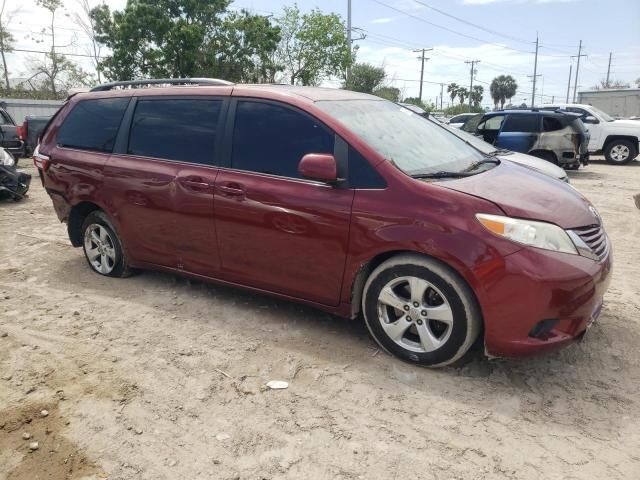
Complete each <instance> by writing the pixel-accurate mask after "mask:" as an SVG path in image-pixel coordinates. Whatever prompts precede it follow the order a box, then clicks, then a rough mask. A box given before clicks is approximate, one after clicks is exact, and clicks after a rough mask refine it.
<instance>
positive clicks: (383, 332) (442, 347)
mask: <svg viewBox="0 0 640 480" xmlns="http://www.w3.org/2000/svg"><path fill="white" fill-rule="evenodd" d="M362 310H363V312H364V319H365V322H366V324H367V327H368V329H369V332H371V335H372V336H373V338H374V340H375V341H376V342H377V343H378V344H379V345H380V346H381V347H382V348H383V349H385V350H386V351H387V352H389V353H391V354H392V355H395V356H397V357H399V358H400V359H402V360H405V361H408V362H412V363H416V364H419V365H424V366H429V367H439V366H445V365H449V364H451V363H453V362H455V361H457V360H459V359H460V358H462V357H463V356H464V354H465V353H467V351H468V350H469V348H471V345H472V344H473V342H474V341H475V340H476V338H477V337H478V334H479V333H480V328H481V324H482V319H481V315H480V309H479V307H478V304H477V302H476V300H475V297H474V295H473V293H472V291H471V289H470V288H469V287H468V286H467V284H466V283H465V282H464V281H463V280H462V279H461V278H460V277H459V276H458V275H457V274H456V273H455V272H453V271H452V270H451V269H450V268H448V267H446V266H444V265H442V264H441V263H440V262H438V261H436V260H433V259H429V258H426V257H422V256H419V255H400V256H397V257H394V258H392V259H390V260H388V261H386V262H384V263H383V264H381V265H380V266H379V267H378V268H376V269H375V270H374V271H373V272H372V273H371V275H370V276H369V278H368V280H367V282H366V284H365V287H364V295H363V298H362Z"/></svg>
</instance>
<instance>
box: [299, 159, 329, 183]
mask: <svg viewBox="0 0 640 480" xmlns="http://www.w3.org/2000/svg"><path fill="white" fill-rule="evenodd" d="M298 171H299V172H300V175H302V176H303V177H304V178H308V179H310V180H319V181H325V182H335V181H336V180H337V178H338V171H337V166H336V159H335V158H334V157H333V155H324V154H318V153H309V154H307V155H305V156H304V157H302V160H301V161H300V166H299V167H298Z"/></svg>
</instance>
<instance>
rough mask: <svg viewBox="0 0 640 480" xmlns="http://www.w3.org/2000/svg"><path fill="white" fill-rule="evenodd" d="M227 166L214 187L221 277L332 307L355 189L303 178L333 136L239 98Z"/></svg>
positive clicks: (305, 119)
mask: <svg viewBox="0 0 640 480" xmlns="http://www.w3.org/2000/svg"><path fill="white" fill-rule="evenodd" d="M233 110H235V126H234V129H233V135H232V137H233V138H232V149H231V153H230V158H229V165H228V168H224V169H221V170H220V173H219V174H218V177H217V179H216V188H215V215H216V230H217V235H218V244H219V247H220V255H221V261H222V273H223V276H224V278H226V279H228V280H230V281H234V282H238V283H242V284H245V285H250V286H254V287H257V288H261V289H265V290H270V291H273V292H278V293H282V294H286V295H290V296H293V297H299V298H306V299H309V300H313V301H316V302H318V303H322V304H325V305H337V304H338V302H339V298H340V290H341V287H342V285H341V283H342V275H343V273H344V265H345V259H346V254H347V245H348V240H349V224H350V219H351V205H352V202H353V195H354V192H353V190H350V189H347V188H340V187H334V186H331V185H326V184H322V183H318V182H313V181H309V180H306V179H303V178H301V177H300V175H299V174H298V164H299V162H300V160H301V159H302V157H303V156H304V155H305V154H307V153H330V154H333V153H334V143H335V142H334V135H333V133H332V132H331V131H329V130H328V129H327V128H326V127H325V126H324V125H321V124H320V123H319V122H317V121H316V120H315V119H313V118H312V117H310V116H309V115H307V114H305V113H303V112H301V111H299V110H296V109H293V108H290V107H288V106H286V105H283V104H278V103H274V102H262V101H250V100H239V101H237V105H236V106H235V107H232V108H231V111H233Z"/></svg>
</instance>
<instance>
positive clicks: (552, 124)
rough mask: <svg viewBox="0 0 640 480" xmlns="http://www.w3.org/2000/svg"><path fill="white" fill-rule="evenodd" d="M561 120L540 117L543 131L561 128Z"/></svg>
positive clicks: (553, 130)
mask: <svg viewBox="0 0 640 480" xmlns="http://www.w3.org/2000/svg"><path fill="white" fill-rule="evenodd" d="M563 128H564V127H563V126H562V122H560V120H558V119H557V118H553V117H544V118H543V119H542V130H543V131H545V132H555V131H556V130H562V129H563Z"/></svg>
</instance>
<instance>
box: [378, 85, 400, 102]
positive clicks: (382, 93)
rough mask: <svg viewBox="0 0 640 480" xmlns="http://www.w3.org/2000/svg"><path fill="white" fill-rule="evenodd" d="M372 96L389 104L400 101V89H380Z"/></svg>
mask: <svg viewBox="0 0 640 480" xmlns="http://www.w3.org/2000/svg"><path fill="white" fill-rule="evenodd" d="M373 94H374V95H376V96H378V97H380V98H384V99H385V100H389V101H391V102H399V101H400V89H398V88H396V87H380V88H378V89H377V90H375V91H374V92H373Z"/></svg>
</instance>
